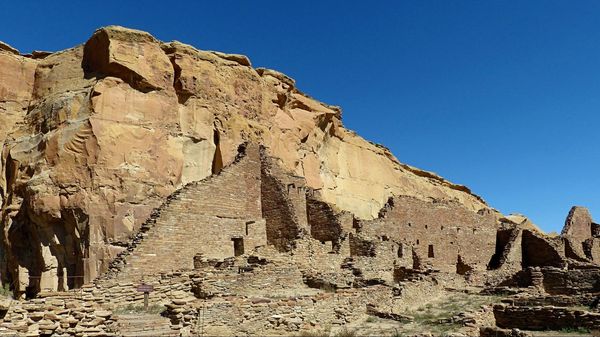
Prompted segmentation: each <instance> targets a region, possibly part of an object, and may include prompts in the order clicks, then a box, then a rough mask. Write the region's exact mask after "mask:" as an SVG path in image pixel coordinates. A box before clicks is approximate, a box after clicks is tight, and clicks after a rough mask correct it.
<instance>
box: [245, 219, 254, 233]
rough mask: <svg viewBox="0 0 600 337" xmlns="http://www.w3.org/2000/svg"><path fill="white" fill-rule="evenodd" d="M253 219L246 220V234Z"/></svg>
mask: <svg viewBox="0 0 600 337" xmlns="http://www.w3.org/2000/svg"><path fill="white" fill-rule="evenodd" d="M253 223H254V221H246V235H248V233H249V232H250V225H252V224H253Z"/></svg>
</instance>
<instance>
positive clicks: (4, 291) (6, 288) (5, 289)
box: [0, 283, 13, 297]
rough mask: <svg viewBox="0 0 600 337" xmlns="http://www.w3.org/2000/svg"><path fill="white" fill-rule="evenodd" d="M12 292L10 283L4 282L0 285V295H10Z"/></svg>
mask: <svg viewBox="0 0 600 337" xmlns="http://www.w3.org/2000/svg"><path fill="white" fill-rule="evenodd" d="M12 295H13V292H12V290H10V284H8V283H4V284H3V285H2V287H0V296H4V297H12Z"/></svg>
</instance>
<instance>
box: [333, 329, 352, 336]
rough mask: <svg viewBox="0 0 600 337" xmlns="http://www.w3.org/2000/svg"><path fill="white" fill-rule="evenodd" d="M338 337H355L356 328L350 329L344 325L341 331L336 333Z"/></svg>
mask: <svg viewBox="0 0 600 337" xmlns="http://www.w3.org/2000/svg"><path fill="white" fill-rule="evenodd" d="M335 336H336V337H355V336H356V330H350V329H348V328H347V327H343V328H342V329H341V330H340V331H338V332H337V333H336V334H335Z"/></svg>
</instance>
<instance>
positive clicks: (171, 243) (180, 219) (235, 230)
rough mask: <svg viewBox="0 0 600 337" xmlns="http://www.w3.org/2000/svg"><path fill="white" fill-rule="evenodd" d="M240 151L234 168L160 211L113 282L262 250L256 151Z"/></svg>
mask: <svg viewBox="0 0 600 337" xmlns="http://www.w3.org/2000/svg"><path fill="white" fill-rule="evenodd" d="M242 151H243V154H242V155H241V158H240V159H239V162H234V164H232V165H230V166H228V167H226V168H224V169H223V170H222V171H221V172H220V173H219V174H218V175H214V176H211V177H209V178H207V179H205V180H204V181H202V182H199V183H192V184H190V186H189V187H188V188H187V189H186V190H185V191H184V192H182V193H181V194H179V195H178V196H177V197H176V200H174V201H172V203H171V204H170V205H169V206H168V207H167V208H166V209H165V210H163V211H162V213H161V215H160V217H159V218H158V220H157V221H156V223H155V224H154V227H153V228H152V229H151V230H150V231H149V232H148V234H147V236H146V237H145V238H144V239H143V241H142V242H141V244H139V245H138V246H137V247H136V248H135V250H134V251H133V252H132V253H131V254H130V255H129V256H128V257H127V258H126V264H125V265H124V267H123V269H122V270H121V271H120V272H119V273H118V276H117V279H119V280H128V281H138V282H139V281H140V280H141V279H142V278H143V277H144V276H149V275H159V274H160V273H164V272H172V271H175V270H182V269H193V268H194V258H195V257H196V256H197V255H199V254H200V256H201V257H203V258H206V259H225V258H228V257H233V256H236V255H242V254H244V253H245V252H249V251H252V250H254V249H255V248H256V247H260V246H265V245H266V244H267V235H266V231H265V221H264V220H263V219H262V217H261V190H260V185H261V179H260V165H261V161H260V156H259V149H258V146H256V145H249V146H247V147H246V148H244V149H243V150H242ZM240 192H242V193H240ZM208 195H210V197H207V196H208Z"/></svg>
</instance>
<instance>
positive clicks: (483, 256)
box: [359, 196, 497, 272]
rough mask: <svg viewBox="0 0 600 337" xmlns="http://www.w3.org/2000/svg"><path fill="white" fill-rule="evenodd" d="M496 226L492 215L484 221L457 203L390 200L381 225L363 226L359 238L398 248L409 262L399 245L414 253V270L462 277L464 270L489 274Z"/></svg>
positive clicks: (369, 223) (363, 223) (366, 223)
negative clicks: (457, 274)
mask: <svg viewBox="0 0 600 337" xmlns="http://www.w3.org/2000/svg"><path fill="white" fill-rule="evenodd" d="M496 226H497V225H496V218H495V217H494V216H493V215H492V214H483V215H481V214H478V213H475V212H472V211H470V210H468V209H465V208H464V207H462V206H461V205H459V204H457V203H447V202H434V203H431V202H425V201H421V200H418V199H415V198H411V197H405V196H401V197H395V198H393V199H392V204H391V205H389V206H388V207H387V208H386V209H384V210H382V215H381V216H380V218H379V219H375V220H372V221H361V222H360V225H359V228H360V229H359V235H360V236H361V237H363V238H369V239H370V240H375V241H389V240H392V241H394V242H396V244H397V245H398V251H397V257H399V258H404V257H405V256H406V251H405V249H400V247H401V246H400V244H401V243H402V244H405V245H408V246H410V247H412V250H413V253H411V255H413V256H411V258H413V260H414V265H415V267H427V266H428V267H432V268H434V269H438V270H441V271H445V272H457V271H461V272H462V270H461V266H464V268H465V269H468V270H471V269H474V270H486V269H487V265H488V263H489V262H490V259H491V257H492V255H493V254H494V252H495V246H496ZM402 247H403V248H404V246H402ZM465 272H466V271H465Z"/></svg>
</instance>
